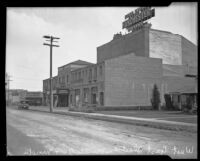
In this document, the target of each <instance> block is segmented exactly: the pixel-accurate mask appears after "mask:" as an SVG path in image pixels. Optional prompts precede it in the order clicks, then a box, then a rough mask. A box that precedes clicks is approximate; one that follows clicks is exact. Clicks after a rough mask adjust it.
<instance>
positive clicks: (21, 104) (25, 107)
mask: <svg viewBox="0 0 200 161" xmlns="http://www.w3.org/2000/svg"><path fill="white" fill-rule="evenodd" d="M28 108H29V105H28V104H27V103H26V101H21V102H20V103H19V104H18V109H28Z"/></svg>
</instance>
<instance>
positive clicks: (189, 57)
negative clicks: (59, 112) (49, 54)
mask: <svg viewBox="0 0 200 161" xmlns="http://www.w3.org/2000/svg"><path fill="white" fill-rule="evenodd" d="M81 62H82V61H80V60H79V61H77V62H72V63H70V64H67V65H65V66H62V67H59V68H58V75H57V76H55V77H54V79H53V80H54V85H53V89H54V96H55V98H54V99H56V98H57V100H56V101H54V102H56V104H54V106H64V107H68V106H80V107H81V106H121V107H123V106H151V101H150V100H151V96H152V89H153V86H154V84H156V85H157V86H158V89H159V91H160V94H161V104H165V99H164V95H166V94H168V95H171V93H172V92H173V93H174V92H176V91H177V92H178V91H180V89H184V87H186V86H187V87H188V88H190V89H193V91H191V92H192V93H193V94H194V100H196V94H197V89H196V87H197V81H196V79H195V77H196V76H197V46H196V45H194V44H193V43H192V42H190V41H189V40H187V39H186V38H184V37H183V36H181V35H177V34H173V33H170V32H166V31H160V30H155V29H151V25H150V24H146V25H144V26H143V27H142V28H141V29H140V30H138V31H135V32H131V33H128V34H126V35H121V34H116V35H115V36H114V38H113V40H111V41H110V42H108V43H106V44H104V45H102V46H99V47H97V63H96V64H92V63H85V64H84V65H81V64H79V63H81ZM76 63H77V64H76ZM75 67H76V68H75ZM43 93H44V98H45V99H44V100H46V98H48V94H49V79H46V80H43ZM172 97H174V98H172V99H175V97H177V95H173V96H172ZM44 102H45V101H44ZM45 104H46V102H45Z"/></svg>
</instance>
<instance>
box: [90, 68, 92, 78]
mask: <svg viewBox="0 0 200 161" xmlns="http://www.w3.org/2000/svg"><path fill="white" fill-rule="evenodd" d="M91 79H92V69H90V70H89V80H91Z"/></svg>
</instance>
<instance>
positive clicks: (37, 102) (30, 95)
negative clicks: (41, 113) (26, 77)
mask: <svg viewBox="0 0 200 161" xmlns="http://www.w3.org/2000/svg"><path fill="white" fill-rule="evenodd" d="M42 98H43V94H42V92H40V91H38V92H36V91H28V92H27V93H26V96H25V100H26V101H27V103H28V104H29V105H33V106H41V105H42Z"/></svg>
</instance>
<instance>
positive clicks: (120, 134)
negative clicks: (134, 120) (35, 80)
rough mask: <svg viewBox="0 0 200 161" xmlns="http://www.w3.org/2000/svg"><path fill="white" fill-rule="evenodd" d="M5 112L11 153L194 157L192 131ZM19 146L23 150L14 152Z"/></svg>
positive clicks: (19, 111)
mask: <svg viewBox="0 0 200 161" xmlns="http://www.w3.org/2000/svg"><path fill="white" fill-rule="evenodd" d="M6 113H7V140H8V145H7V148H8V150H9V153H10V155H51V154H58V155H60V154H61V155H80V154H81V155H82V154H86V155H95V154H98V155H101V154H102V155H104V154H106V155H107V154H129V155H130V154H133V155H138V154H139V155H145V154H148V155H155V154H156V155H169V156H170V157H172V158H197V134H195V133H189V132H177V131H168V130H161V129H156V128H148V127H143V126H133V125H130V124H129V125H128V124H120V123H114V122H106V121H100V120H92V119H86V118H81V117H72V116H65V115H58V114H48V113H41V112H34V111H26V110H17V109H12V108H7V111H6ZM15 133H16V134H15ZM20 140H21V141H20ZM24 140H25V141H24ZM22 146H24V150H21V151H20V152H19V151H18V152H17V149H23V148H22ZM19 153H20V154H19Z"/></svg>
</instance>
